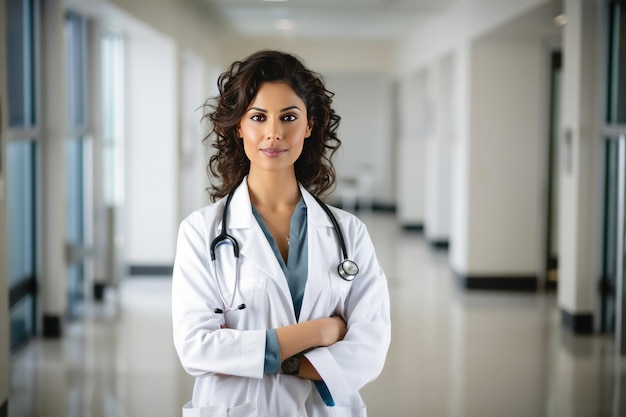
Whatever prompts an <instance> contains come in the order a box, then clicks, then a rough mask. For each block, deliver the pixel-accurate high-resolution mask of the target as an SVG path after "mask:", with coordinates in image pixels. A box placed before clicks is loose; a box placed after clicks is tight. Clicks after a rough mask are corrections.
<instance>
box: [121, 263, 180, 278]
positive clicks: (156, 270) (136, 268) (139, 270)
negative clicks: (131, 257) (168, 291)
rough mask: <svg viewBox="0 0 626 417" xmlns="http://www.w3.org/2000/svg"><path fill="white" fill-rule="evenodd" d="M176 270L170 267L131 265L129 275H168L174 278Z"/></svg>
mask: <svg viewBox="0 0 626 417" xmlns="http://www.w3.org/2000/svg"><path fill="white" fill-rule="evenodd" d="M173 271H174V268H173V267H172V266H169V265H131V266H130V267H129V268H128V274H129V275H131V276H132V275H135V276H137V275H142V276H146V275H168V276H172V272H173Z"/></svg>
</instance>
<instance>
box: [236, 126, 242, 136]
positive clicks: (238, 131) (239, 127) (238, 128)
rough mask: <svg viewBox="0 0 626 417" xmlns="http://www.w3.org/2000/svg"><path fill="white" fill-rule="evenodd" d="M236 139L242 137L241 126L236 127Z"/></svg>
mask: <svg viewBox="0 0 626 417" xmlns="http://www.w3.org/2000/svg"><path fill="white" fill-rule="evenodd" d="M237 137H238V138H243V136H241V125H240V124H239V125H237Z"/></svg>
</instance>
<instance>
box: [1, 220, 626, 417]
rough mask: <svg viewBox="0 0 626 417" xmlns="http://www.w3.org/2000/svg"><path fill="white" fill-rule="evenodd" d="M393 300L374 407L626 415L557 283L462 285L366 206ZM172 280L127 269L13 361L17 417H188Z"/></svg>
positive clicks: (609, 357)
mask: <svg viewBox="0 0 626 417" xmlns="http://www.w3.org/2000/svg"><path fill="white" fill-rule="evenodd" d="M364 220H365V221H366V222H367V223H368V225H369V228H370V233H371V235H372V238H373V239H374V242H375V245H376V248H377V252H378V257H379V260H380V262H381V264H382V265H383V267H384V269H385V270H386V273H387V276H388V278H389V286H390V293H391V300H392V320H393V335H392V344H391V348H390V351H389V356H388V359H387V364H386V367H385V370H384V372H383V374H382V375H381V376H380V377H379V378H378V379H377V380H376V381H374V382H372V383H371V384H369V385H368V386H366V387H365V388H364V389H363V396H364V398H365V400H366V402H367V404H368V410H369V416H370V417H396V416H397V417H404V416H435V417H436V416H468V417H469V416H477V417H479V416H480V417H483V416H520V417H527V416H581V417H583V416H584V417H589V416H613V417H617V416H626V377H625V376H626V365H625V363H626V361H624V360H620V359H619V358H617V357H616V356H615V355H614V351H613V341H612V337H610V336H592V337H576V336H573V335H571V334H570V333H568V332H566V331H563V330H562V328H561V325H560V320H559V317H560V316H559V312H558V309H557V308H556V300H555V298H556V297H555V295H554V294H543V293H541V294H511V293H498V292H470V293H468V292H466V291H463V290H460V289H459V288H458V287H457V286H456V284H455V282H454V279H453V276H452V274H451V272H450V269H449V267H448V263H447V254H446V252H445V251H444V252H442V251H434V250H432V249H430V247H429V246H428V244H427V243H426V242H425V241H424V239H423V238H422V236H420V235H418V234H414V233H406V232H402V231H401V230H400V229H399V228H398V227H397V225H396V224H395V222H394V219H393V218H392V217H389V216H385V215H366V216H364ZM171 339H172V331H171V319H170V281H169V279H165V278H163V277H155V278H136V277H133V278H128V279H126V280H124V282H123V283H122V284H121V285H120V286H119V289H118V290H116V291H112V292H110V293H108V294H107V301H106V302H105V303H104V304H99V305H87V306H85V314H84V318H83V319H82V320H80V321H77V322H74V323H71V324H69V326H68V328H67V331H66V336H65V337H64V338H63V339H62V340H60V341H49V340H36V341H34V342H32V343H30V344H29V345H28V346H27V347H26V348H25V349H23V350H22V351H21V352H19V353H18V354H17V355H16V356H15V358H14V360H13V369H12V392H11V397H10V400H9V415H10V416H11V417H22V416H28V417H36V416H41V417H65V416H72V417H74V416H75V417H91V416H93V417H112V416H115V417H126V416H128V417H139V416H151V417H160V416H163V417H165V416H167V417H171V416H178V415H180V407H181V405H182V404H183V403H184V402H186V401H187V400H188V399H189V397H190V395H191V387H192V383H193V382H192V380H191V378H190V377H188V376H187V375H185V374H184V373H183V372H182V370H181V368H180V366H179V363H178V360H177V358H176V355H175V352H174V349H173V346H172V341H171Z"/></svg>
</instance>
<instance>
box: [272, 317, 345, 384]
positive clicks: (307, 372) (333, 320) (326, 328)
mask: <svg viewBox="0 0 626 417" xmlns="http://www.w3.org/2000/svg"><path fill="white" fill-rule="evenodd" d="M347 331H348V329H347V327H346V323H345V322H344V321H343V320H342V319H341V318H340V317H338V316H333V317H325V318H321V319H315V320H310V321H306V322H303V323H298V324H293V325H290V326H284V327H280V328H278V329H276V336H277V338H278V346H279V347H280V361H281V362H282V361H284V360H285V359H287V358H289V357H291V356H294V355H297V354H298V353H300V352H303V351H305V350H307V349H311V348H316V347H320V346H330V345H332V344H334V343H336V342H338V341H340V340H343V337H344V336H345V335H346V332H347ZM298 376H299V377H300V378H304V379H310V380H313V381H320V380H321V379H322V378H321V377H320V375H319V373H318V372H317V370H315V368H314V367H313V365H311V363H310V362H309V361H308V359H306V357H304V356H302V357H301V358H300V371H299V373H298Z"/></svg>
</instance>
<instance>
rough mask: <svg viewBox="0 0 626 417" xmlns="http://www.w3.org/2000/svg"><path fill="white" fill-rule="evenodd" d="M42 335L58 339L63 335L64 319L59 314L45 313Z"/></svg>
mask: <svg viewBox="0 0 626 417" xmlns="http://www.w3.org/2000/svg"><path fill="white" fill-rule="evenodd" d="M41 333H42V335H43V337H44V338H46V339H58V338H60V337H61V335H62V333H63V332H62V320H61V317H59V316H53V315H50V314H44V316H43V328H42V332H41Z"/></svg>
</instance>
